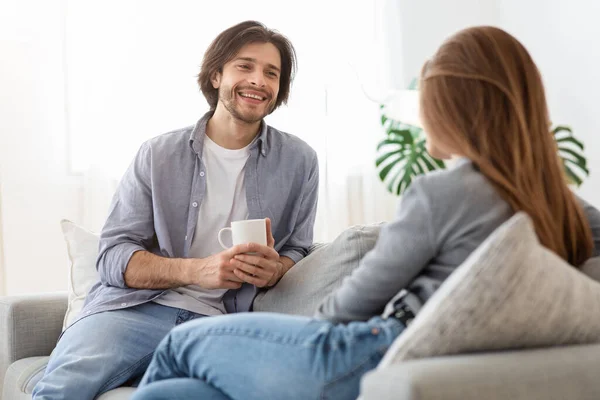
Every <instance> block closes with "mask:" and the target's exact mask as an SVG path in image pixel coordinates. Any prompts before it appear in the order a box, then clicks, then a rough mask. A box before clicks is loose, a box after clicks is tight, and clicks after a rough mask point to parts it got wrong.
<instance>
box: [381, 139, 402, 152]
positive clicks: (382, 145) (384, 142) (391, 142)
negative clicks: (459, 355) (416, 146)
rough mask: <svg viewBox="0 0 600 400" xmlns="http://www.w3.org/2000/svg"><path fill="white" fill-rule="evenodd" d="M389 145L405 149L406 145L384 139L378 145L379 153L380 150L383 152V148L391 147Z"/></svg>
mask: <svg viewBox="0 0 600 400" xmlns="http://www.w3.org/2000/svg"><path fill="white" fill-rule="evenodd" d="M389 145H396V146H398V147H404V143H402V142H399V141H397V140H395V139H383V140H382V141H380V142H379V144H378V145H377V150H378V151H379V150H381V148H382V147H384V146H389Z"/></svg>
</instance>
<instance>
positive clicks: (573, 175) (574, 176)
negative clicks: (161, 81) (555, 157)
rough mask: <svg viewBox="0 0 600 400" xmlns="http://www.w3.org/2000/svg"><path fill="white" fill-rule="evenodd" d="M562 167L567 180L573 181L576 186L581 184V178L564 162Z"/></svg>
mask: <svg viewBox="0 0 600 400" xmlns="http://www.w3.org/2000/svg"><path fill="white" fill-rule="evenodd" d="M564 168H565V174H566V175H567V180H569V181H570V182H571V183H574V184H575V185H577V186H581V183H582V182H583V180H582V179H581V178H580V177H579V176H577V174H576V173H575V172H573V170H572V169H571V168H569V167H568V166H567V165H566V164H565V165H564Z"/></svg>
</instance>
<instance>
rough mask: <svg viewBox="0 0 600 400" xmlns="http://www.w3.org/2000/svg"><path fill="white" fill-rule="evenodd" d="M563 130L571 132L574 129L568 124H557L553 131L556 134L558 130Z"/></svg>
mask: <svg viewBox="0 0 600 400" xmlns="http://www.w3.org/2000/svg"><path fill="white" fill-rule="evenodd" d="M562 131H566V132H569V133H570V134H572V133H573V130H572V129H571V127H570V126H566V125H557V126H556V127H555V128H554V129H553V130H552V133H553V134H554V135H556V134H557V133H558V132H562Z"/></svg>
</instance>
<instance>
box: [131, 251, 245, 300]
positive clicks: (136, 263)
mask: <svg viewBox="0 0 600 400" xmlns="http://www.w3.org/2000/svg"><path fill="white" fill-rule="evenodd" d="M246 251H247V245H238V246H234V247H232V248H231V249H228V250H225V251H223V252H221V253H218V254H215V255H213V256H210V257H207V258H201V259H199V258H165V257H160V256H157V255H155V254H152V253H150V252H147V251H138V252H136V253H134V255H133V256H132V257H131V260H130V261H129V264H128V265H127V269H126V270H125V284H126V285H127V286H128V287H131V288H136V289H169V288H175V287H181V286H187V285H198V286H200V287H203V288H205V289H238V288H239V287H240V286H241V282H242V280H241V279H240V278H238V277H237V276H236V275H235V274H234V273H233V270H234V268H235V267H234V266H233V265H232V263H231V261H232V258H233V257H234V256H235V255H236V254H238V253H240V252H246Z"/></svg>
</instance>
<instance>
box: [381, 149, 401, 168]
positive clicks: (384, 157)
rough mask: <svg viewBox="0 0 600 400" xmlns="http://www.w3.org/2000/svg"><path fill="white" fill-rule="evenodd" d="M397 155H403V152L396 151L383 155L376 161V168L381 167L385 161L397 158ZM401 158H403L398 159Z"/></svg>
mask: <svg viewBox="0 0 600 400" xmlns="http://www.w3.org/2000/svg"><path fill="white" fill-rule="evenodd" d="M397 154H402V150H401V149H400V150H396V151H392V152H390V153H383V154H382V155H381V156H379V157H377V159H376V160H375V166H377V167H379V166H380V165H381V164H382V163H383V162H384V161H385V160H387V159H388V158H390V157H392V156H395V155H397ZM398 158H401V157H398Z"/></svg>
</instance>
